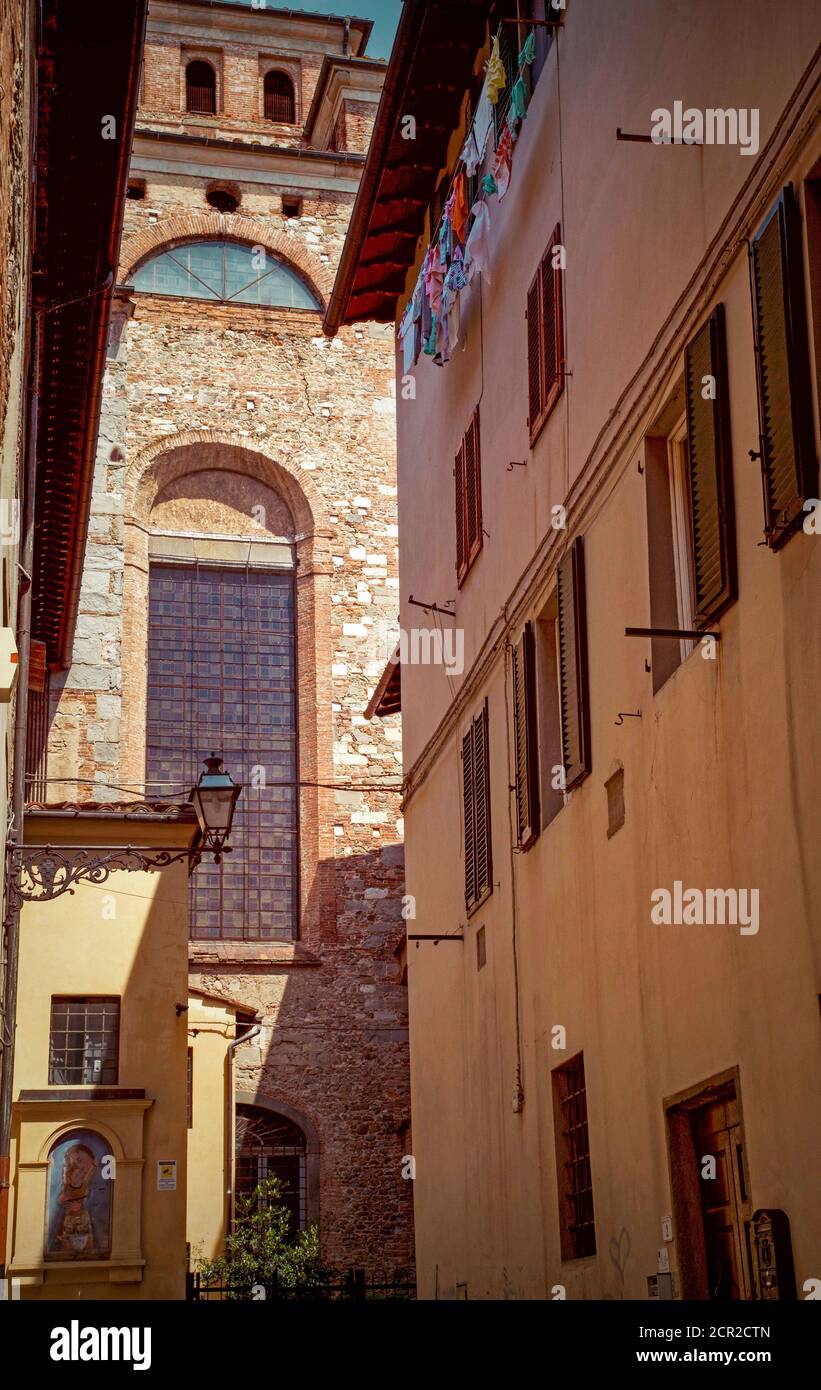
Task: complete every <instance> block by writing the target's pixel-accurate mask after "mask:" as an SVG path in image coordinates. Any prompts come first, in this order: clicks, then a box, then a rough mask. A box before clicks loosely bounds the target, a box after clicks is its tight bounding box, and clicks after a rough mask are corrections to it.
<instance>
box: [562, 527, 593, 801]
mask: <svg viewBox="0 0 821 1390" xmlns="http://www.w3.org/2000/svg"><path fill="white" fill-rule="evenodd" d="M557 605H558V614H559V703H560V705H561V716H562V761H563V763H564V774H565V786H566V787H568V788H570V787H572V786H574V785H575V783H576V782H580V781H581V780H582V778H583V777H586V776H587V774H588V772H589V771H590V708H589V690H588V678H587V621H586V615H585V594H584V552H583V550H582V541H581V537H579V538H578V539H577V540H575V541H574V542H573V544H572V546H571V547H570V549H569V550H568V551H566V553H565V554H564V555H563V556H562V558H561V560H560V561H559V568H558V574H557Z"/></svg>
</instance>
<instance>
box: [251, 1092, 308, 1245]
mask: <svg viewBox="0 0 821 1390" xmlns="http://www.w3.org/2000/svg"><path fill="white" fill-rule="evenodd" d="M236 1143H237V1167H236V1191H237V1194H238V1195H240V1196H247V1195H249V1194H250V1193H252V1192H253V1191H254V1188H256V1187H259V1185H260V1183H263V1182H264V1181H265V1179H266V1178H272V1177H276V1178H279V1180H280V1182H281V1183H282V1196H281V1201H282V1203H283V1205H284V1206H286V1207H287V1208H288V1210H289V1212H290V1215H291V1227H290V1230H291V1235H294V1236H295V1235H297V1234H298V1233H299V1232H300V1231H304V1230H305V1227H306V1226H307V1224H308V1213H307V1205H308V1203H307V1164H306V1143H305V1135H304V1134H303V1133H302V1131H301V1130H300V1129H297V1126H296V1125H295V1124H293V1123H292V1121H291V1120H286V1119H285V1117H284V1116H283V1115H277V1114H275V1113H274V1112H273V1111H271V1110H261V1109H259V1108H258V1107H257V1106H255V1105H237V1130H236Z"/></svg>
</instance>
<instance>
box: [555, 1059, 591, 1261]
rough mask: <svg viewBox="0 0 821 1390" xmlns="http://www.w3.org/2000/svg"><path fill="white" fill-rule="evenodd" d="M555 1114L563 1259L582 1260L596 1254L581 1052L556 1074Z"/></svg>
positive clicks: (585, 1091) (585, 1093) (585, 1090)
mask: <svg viewBox="0 0 821 1390" xmlns="http://www.w3.org/2000/svg"><path fill="white" fill-rule="evenodd" d="M553 1111H554V1124H555V1132H556V1166H557V1169H558V1178H559V1204H560V1207H559V1221H560V1226H561V1247H562V1259H563V1260H578V1259H581V1258H583V1257H584V1256H585V1255H595V1253H596V1225H595V1219H594V1213H593V1177H592V1174H591V1171H590V1141H589V1137H588V1129H587V1088H586V1086H585V1079H584V1054H583V1053H581V1052H580V1053H579V1055H578V1056H577V1057H573V1058H571V1060H570V1061H569V1062H567V1063H565V1065H564V1066H562V1067H557V1068H556V1070H555V1071H554V1072H553Z"/></svg>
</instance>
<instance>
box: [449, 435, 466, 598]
mask: <svg viewBox="0 0 821 1390" xmlns="http://www.w3.org/2000/svg"><path fill="white" fill-rule="evenodd" d="M453 471H454V474H455V476H456V579H457V582H458V583H459V584H460V585H461V583H462V580H463V579H464V577H465V575H466V574H467V572H468V567H467V545H466V539H465V531H466V525H465V441H464V440H462V443H461V444H460V445H459V452H458V454H457V455H456V464H455V467H454V470H453Z"/></svg>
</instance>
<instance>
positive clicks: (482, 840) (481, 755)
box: [473, 701, 492, 902]
mask: <svg viewBox="0 0 821 1390" xmlns="http://www.w3.org/2000/svg"><path fill="white" fill-rule="evenodd" d="M473 771H474V804H475V806H476V897H477V901H479V902H481V900H482V899H483V898H485V897H486V896H487V894H488V893H489V892H490V889H491V881H492V864H491V853H490V768H489V749H488V711H487V701H485V707H484V709H483V710H482V713H481V714H480V715H479V716H478V718H477V719H474V721H473Z"/></svg>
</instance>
